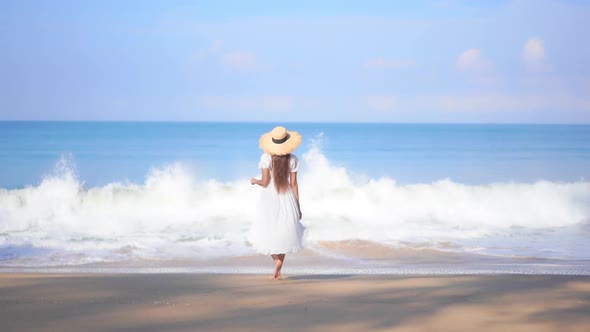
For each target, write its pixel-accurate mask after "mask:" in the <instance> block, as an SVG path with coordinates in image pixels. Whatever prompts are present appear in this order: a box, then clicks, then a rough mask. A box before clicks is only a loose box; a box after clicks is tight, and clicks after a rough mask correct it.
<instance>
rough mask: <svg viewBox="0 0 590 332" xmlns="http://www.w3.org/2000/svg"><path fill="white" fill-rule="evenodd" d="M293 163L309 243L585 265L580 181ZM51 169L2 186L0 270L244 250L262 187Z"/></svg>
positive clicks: (589, 194) (585, 186) (178, 167)
mask: <svg viewBox="0 0 590 332" xmlns="http://www.w3.org/2000/svg"><path fill="white" fill-rule="evenodd" d="M302 157H303V158H302V159H303V167H302V170H301V172H300V181H299V183H300V195H301V205H302V210H303V220H302V222H303V223H304V224H305V226H306V227H307V231H306V242H307V245H308V246H311V247H314V246H318V245H319V244H320V243H323V242H324V241H343V240H366V241H371V242H375V243H378V244H385V245H393V246H414V247H434V248H438V249H444V250H458V251H474V252H479V253H484V254H499V255H529V256H536V257H554V258H570V259H572V258H573V259H590V253H589V250H588V249H587V248H586V247H587V246H586V245H584V243H586V242H585V241H586V240H585V239H587V235H588V226H587V225H588V223H589V222H590V182H575V183H558V182H548V181H538V182H535V183H492V184H487V185H466V184H461V183H456V182H453V181H452V180H450V179H443V180H440V181H437V182H434V183H420V184H411V185H398V184H396V181H395V180H394V179H392V178H387V177H384V178H379V179H375V178H370V177H367V176H357V175H353V174H350V172H348V171H347V170H346V169H345V168H342V167H337V166H334V165H332V164H331V163H330V161H329V160H328V159H327V158H326V157H325V156H324V155H323V154H322V152H321V150H320V149H319V148H318V146H317V145H312V147H311V148H310V149H309V150H308V151H307V152H305V153H304V154H303V156H302ZM58 166H59V167H57V168H58V170H56V172H55V174H53V175H51V176H47V177H46V178H45V179H43V181H42V182H41V183H40V184H39V185H37V186H30V187H26V188H22V189H13V190H6V189H0V248H4V249H3V250H2V252H3V256H4V261H3V262H1V263H0V264H2V265H11V264H28V263H27V262H30V264H36V265H43V264H48V265H51V264H63V263H85V262H91V261H113V260H114V261H116V260H126V259H134V258H179V257H202V258H210V257H216V256H235V255H243V254H249V253H251V250H250V248H249V245H248V243H247V241H246V233H247V231H248V229H249V227H250V224H251V223H252V222H253V221H254V218H255V213H254V212H255V211H254V206H255V205H256V203H257V199H258V193H259V192H260V190H262V189H261V188H260V187H257V186H251V185H250V184H249V179H237V180H235V181H231V182H219V181H216V180H214V179H211V180H206V181H198V180H197V178H198V177H197V176H196V175H195V174H193V173H192V172H191V171H189V170H188V169H187V168H186V167H184V166H183V165H182V164H180V163H174V164H171V165H169V166H167V167H164V168H159V169H152V170H151V171H150V172H149V174H148V175H147V177H146V179H145V181H144V183H143V184H136V183H110V184H107V185H105V186H102V187H92V188H85V187H84V185H83V183H82V182H81V181H80V180H79V179H78V178H77V176H76V171H75V167H73V166H72V165H71V164H70V165H68V163H66V162H64V161H61V162H60V163H59V164H58ZM255 167H256V165H253V169H254V168H255ZM433 167H435V165H433ZM449 243H451V245H449ZM449 248H450V249H449ZM0 259H2V257H0ZM15 262H16V263H15Z"/></svg>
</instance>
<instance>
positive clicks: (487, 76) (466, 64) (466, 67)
mask: <svg viewBox="0 0 590 332" xmlns="http://www.w3.org/2000/svg"><path fill="white" fill-rule="evenodd" d="M456 66H457V69H459V70H460V71H461V72H462V73H463V74H464V75H465V77H466V78H467V79H468V80H470V81H473V82H476V83H493V82H494V81H495V77H494V63H493V62H492V61H491V60H488V59H485V58H483V57H482V56H481V51H480V50H478V49H476V48H472V49H470V50H467V51H465V52H463V53H461V54H460V55H459V57H458V58H457V61H456Z"/></svg>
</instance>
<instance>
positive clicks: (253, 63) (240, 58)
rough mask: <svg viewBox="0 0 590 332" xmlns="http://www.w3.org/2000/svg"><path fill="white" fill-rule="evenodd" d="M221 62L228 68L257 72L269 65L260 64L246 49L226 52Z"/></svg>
mask: <svg viewBox="0 0 590 332" xmlns="http://www.w3.org/2000/svg"><path fill="white" fill-rule="evenodd" d="M221 62H222V63H223V65H224V66H226V67H227V68H229V69H232V70H237V71H242V72H258V71H264V70H269V69H270V66H268V65H265V64H262V63H261V62H260V61H259V60H258V58H257V57H256V56H255V55H254V54H253V53H250V52H247V51H235V52H231V53H226V54H225V55H224V56H223V58H222V59H221Z"/></svg>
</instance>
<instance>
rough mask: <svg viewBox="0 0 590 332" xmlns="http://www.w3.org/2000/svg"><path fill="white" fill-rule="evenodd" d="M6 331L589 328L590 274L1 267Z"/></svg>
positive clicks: (0, 298) (1, 302) (0, 304)
mask: <svg viewBox="0 0 590 332" xmlns="http://www.w3.org/2000/svg"><path fill="white" fill-rule="evenodd" d="M0 307H1V308H2V310H0V320H1V321H0V323H1V326H2V329H1V330H2V331H122V330H125V331H196V330H198V331H213V330H215V331H220V330H221V331H223V330H230V331H242V330H244V331H271V330H284V331H589V330H590V277H588V276H551V275H479V276H411V275H290V276H286V277H285V278H284V279H283V280H281V281H272V280H270V279H269V277H268V276H266V275H264V276H262V275H247V274H246V275H227V274H221V275H215V274H43V273H38V274H35V273H28V274H24V273H20V274H17V273H3V274H0Z"/></svg>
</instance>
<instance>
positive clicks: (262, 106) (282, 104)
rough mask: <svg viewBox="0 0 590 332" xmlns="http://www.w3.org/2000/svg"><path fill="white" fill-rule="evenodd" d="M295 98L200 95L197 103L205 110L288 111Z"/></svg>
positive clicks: (284, 96) (280, 96)
mask: <svg viewBox="0 0 590 332" xmlns="http://www.w3.org/2000/svg"><path fill="white" fill-rule="evenodd" d="M294 101H295V99H294V98H293V97H292V96H287V95H259V96H201V97H199V98H198V105H199V106H200V107H203V108H205V109H207V110H211V111H213V110H225V111H238V112H240V111H269V112H288V111H291V110H292V109H293V108H294V107H293V106H294Z"/></svg>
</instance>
